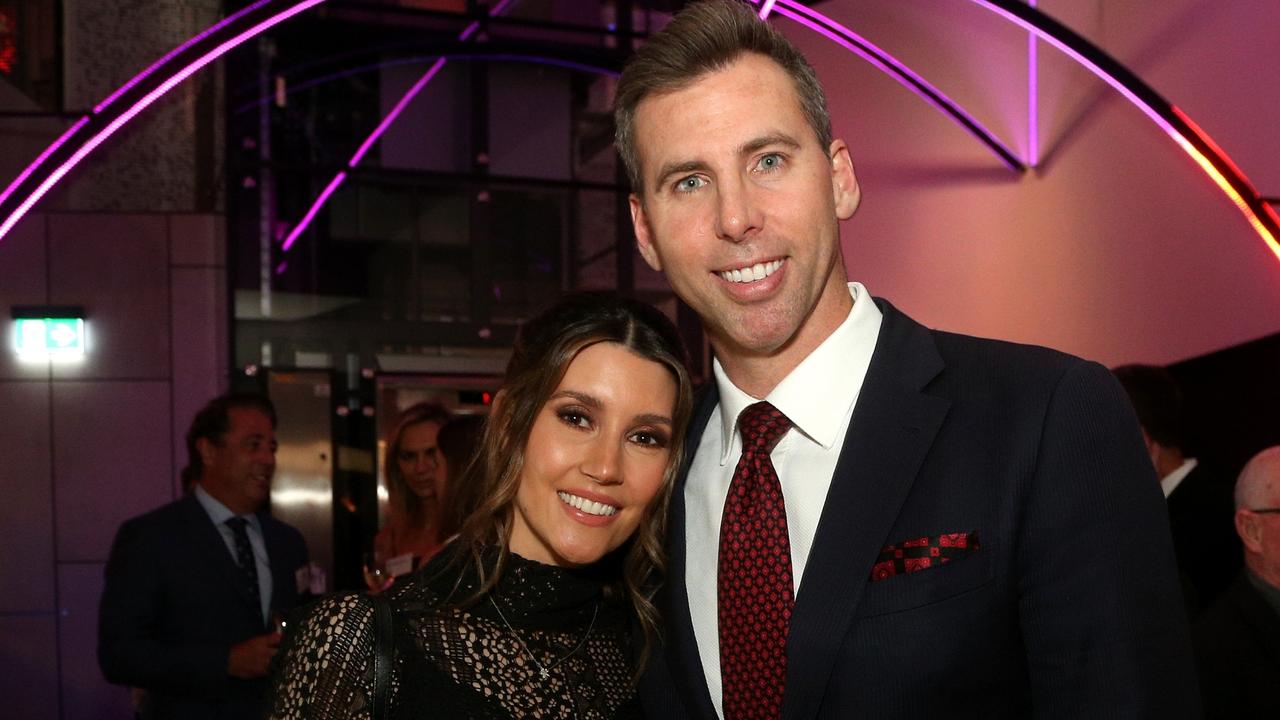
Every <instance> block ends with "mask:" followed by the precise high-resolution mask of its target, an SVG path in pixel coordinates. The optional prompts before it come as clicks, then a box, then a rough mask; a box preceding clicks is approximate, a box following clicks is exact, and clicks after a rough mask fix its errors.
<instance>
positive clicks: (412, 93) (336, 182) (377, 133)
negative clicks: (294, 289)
mask: <svg viewBox="0 0 1280 720" xmlns="http://www.w3.org/2000/svg"><path fill="white" fill-rule="evenodd" d="M514 2H515V0H501V2H499V3H498V4H496V5H494V6H493V7H492V8H490V9H489V17H497V16H498V15H500V14H501V13H502V12H503V11H504V10H506V9H507V8H508V7H510V6H511V4H512V3H514ZM479 29H480V23H479V22H472V23H471V24H469V25H467V27H466V28H464V29H463V31H462V32H461V33H460V34H459V35H458V39H459V40H461V41H463V42H465V41H467V40H470V39H471V36H472V35H475V33H476V31H477V30H479ZM448 62H449V61H448V59H447V58H439V59H438V60H436V61H435V62H434V63H432V64H431V67H429V68H427V71H426V72H425V73H423V74H422V77H420V78H418V81H417V82H415V83H414V84H413V85H411V86H410V87H409V89H408V90H406V91H405V93H404V95H402V96H400V99H399V100H397V101H396V104H395V105H394V106H392V108H391V110H390V111H389V112H388V113H387V114H386V116H385V117H383V118H382V120H381V121H380V122H379V123H378V126H377V127H375V128H374V129H373V132H371V133H369V137H367V138H365V140H364V142H362V143H360V147H359V148H357V149H356V152H355V154H354V155H352V156H351V159H350V160H348V161H347V167H348V168H355V166H356V165H357V164H359V163H360V161H361V160H363V159H364V156H365V153H367V152H369V150H370V149H371V148H372V147H373V146H374V144H375V143H377V142H378V140H380V139H381V138H382V136H383V134H384V133H386V132H387V129H388V128H390V127H391V125H392V124H393V123H395V121H396V120H397V119H398V118H399V117H400V115H401V113H403V112H404V109H405V108H406V107H408V106H409V103H411V102H413V99H414V98H416V97H417V96H418V93H420V92H422V89H423V88H425V87H426V86H427V84H428V83H430V82H431V80H432V79H433V78H435V76H436V74H437V73H439V72H440V70H441V69H442V68H443V67H444V66H445V65H446V64H447V63H448ZM346 179H347V171H346V170H343V171H341V172H339V173H338V174H337V175H335V176H334V177H333V179H332V180H330V181H329V184H328V185H326V186H325V189H324V190H323V191H321V193H320V194H319V195H318V196H316V199H315V201H314V202H312V203H311V208H310V209H308V210H307V212H306V214H305V215H303V216H302V218H301V219H300V220H298V224H297V225H294V226H293V228H292V229H291V230H289V234H288V235H287V236H286V237H285V239H284V243H283V244H281V246H280V251H281V252H288V251H289V248H291V247H293V244H294V243H295V242H297V241H298V238H299V237H300V236H301V235H302V233H304V232H306V230H307V228H308V227H310V225H311V222H312V221H313V220H315V217H316V214H317V213H319V212H320V208H322V207H324V204H325V203H326V202H328V200H329V197H330V196H332V195H333V193H334V192H336V191H337V189H338V187H339V186H341V185H342V183H343V181H345V180H346ZM280 272H281V271H280V270H279V269H277V271H276V274H280Z"/></svg>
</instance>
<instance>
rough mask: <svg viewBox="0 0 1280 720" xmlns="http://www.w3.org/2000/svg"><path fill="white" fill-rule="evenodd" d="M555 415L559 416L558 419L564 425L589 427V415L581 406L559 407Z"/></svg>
mask: <svg viewBox="0 0 1280 720" xmlns="http://www.w3.org/2000/svg"><path fill="white" fill-rule="evenodd" d="M556 417H558V418H560V421H561V422H563V423H564V424H566V425H572V426H574V427H578V428H588V427H591V416H590V415H588V414H587V411H586V410H583V409H582V408H577V407H567V408H560V409H559V410H557V411H556Z"/></svg>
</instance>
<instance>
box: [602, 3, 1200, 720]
mask: <svg viewBox="0 0 1280 720" xmlns="http://www.w3.org/2000/svg"><path fill="white" fill-rule="evenodd" d="M615 119H616V121H617V146H618V150H619V153H620V155H621V156H622V158H623V160H624V162H625V163H626V166H627V168H628V171H629V173H630V175H631V182H632V188H633V195H632V196H631V212H632V220H633V225H634V228H635V232H636V239H637V242H638V246H639V250H640V253H641V255H642V256H643V257H644V259H645V260H646V262H647V263H648V264H649V265H650V266H652V267H653V268H654V269H655V270H659V271H662V272H663V273H665V275H666V277H667V279H668V281H669V282H670V284H671V286H672V288H673V289H674V290H675V292H676V294H677V295H679V296H680V298H681V299H683V300H684V301H685V302H686V303H688V304H689V305H690V306H691V307H692V308H693V309H694V310H695V311H696V312H697V313H698V314H699V316H701V318H702V320H703V324H704V326H705V328H706V331H707V335H708V337H709V338H710V341H711V345H712V347H713V349H714V351H715V363H714V367H713V370H714V375H715V382H714V383H713V384H712V385H711V386H710V387H709V388H708V390H709V392H708V393H707V394H706V396H705V398H704V399H703V402H702V403H701V405H700V408H699V411H698V412H697V414H696V415H695V421H694V424H693V428H692V429H691V436H690V440H689V442H690V446H691V447H692V448H694V452H693V455H692V457H691V458H690V459H689V461H688V462H689V464H688V467H687V471H686V473H685V475H684V477H683V480H682V482H680V483H679V484H678V485H677V487H676V488H675V491H674V494H673V497H672V503H671V511H670V523H669V535H668V539H667V553H668V568H667V575H666V578H665V585H664V587H663V590H662V591H661V596H660V603H661V607H662V610H663V612H664V616H663V617H664V625H665V632H664V641H665V646H664V648H663V649H662V651H661V652H658V653H655V658H654V659H653V661H651V663H650V665H649V667H648V669H647V671H646V674H645V678H644V681H643V683H642V689H641V695H642V698H643V701H644V703H645V708H646V713H647V715H648V716H649V717H661V718H680V717H694V718H706V719H711V718H716V717H723V718H726V719H727V720H737V719H739V718H776V717H783V718H849V717H865V718H877V719H882V718H944V717H945V718H970V717H972V718H1028V717H1063V718H1085V717H1088V718H1101V717H1107V718H1113V717H1115V718H1138V717H1157V716H1158V717H1167V718H1173V717H1194V716H1195V715H1196V714H1197V708H1198V698H1197V693H1196V682H1195V674H1194V668H1193V665H1192V661H1191V654H1190V643H1189V637H1188V630H1187V621H1186V617H1185V614H1184V612H1183V609H1182V607H1181V603H1180V601H1179V595H1178V589H1177V588H1178V585H1177V578H1176V572H1175V568H1174V562H1173V554H1172V550H1171V546H1170V541H1169V530H1168V520H1167V518H1166V516H1165V512H1164V509H1163V507H1162V503H1161V497H1160V492H1159V490H1158V489H1157V484H1156V482H1155V478H1154V477H1153V476H1152V468H1151V465H1150V463H1149V462H1148V461H1147V459H1146V457H1145V455H1144V454H1143V450H1142V440H1141V435H1140V433H1139V430H1138V426H1137V424H1136V422H1135V420H1134V417H1133V412H1132V410H1131V409H1129V407H1128V404H1127V402H1126V400H1125V396H1124V393H1123V392H1122V391H1121V389H1120V388H1119V386H1118V385H1117V383H1116V382H1115V381H1114V379H1113V378H1112V376H1111V375H1110V373H1108V372H1107V370H1106V369H1105V368H1103V367H1101V366H1099V365H1097V364H1095V363H1088V362H1085V361H1082V360H1079V359H1077V358H1073V357H1070V356H1067V355H1063V354H1061V353H1057V352H1054V351H1051V350H1046V349H1043V348H1033V347H1026V346H1017V345H1013V344H1010V343H1002V342H996V341H990V340H980V339H976V338H971V337H965V336H960V335H954V334H950V333H942V332H937V331H932V330H929V329H926V328H924V327H922V326H921V325H919V324H917V323H915V322H914V321H912V320H911V319H910V318H908V317H907V316H906V315H904V314H903V313H901V312H900V311H898V310H897V309H895V308H894V307H893V306H892V305H890V304H889V303H888V302H886V301H884V300H880V299H873V298H872V297H871V295H870V293H869V292H868V290H867V288H866V287H864V286H863V285H862V284H860V283H856V282H854V283H850V282H848V281H847V278H846V275H845V266H844V262H843V258H842V256H841V246H840V234H839V221H840V220H844V219H847V218H849V217H850V216H852V215H853V213H854V211H855V210H856V209H857V207H858V204H859V200H860V190H859V187H858V183H857V179H856V178H855V175H854V170H853V165H852V162H851V159H850V156H849V150H848V147H847V146H846V145H845V143H844V142H843V141H841V140H838V139H833V138H832V136H831V130H830V121H829V119H828V117H827V112H826V103H825V98H824V96H823V92H822V89H821V86H820V85H819V84H818V81H817V78H816V75H815V74H814V72H813V70H812V68H811V67H810V66H809V65H808V63H807V62H806V61H805V59H804V58H803V57H802V56H801V55H800V54H799V53H798V52H797V51H796V50H795V48H794V47H792V46H791V45H790V44H789V43H788V42H787V41H786V40H785V39H784V38H783V37H782V36H781V35H780V34H778V33H777V32H776V31H775V30H773V29H772V28H771V27H769V26H768V25H767V24H766V23H763V22H760V21H759V20H758V19H757V18H756V17H755V15H754V12H753V11H752V10H751V9H750V8H749V6H747V5H745V4H742V3H737V2H731V1H729V0H716V1H713V2H705V3H697V4H693V5H690V6H688V7H687V8H686V9H685V10H684V11H682V13H680V14H679V15H677V16H676V17H675V18H674V19H673V21H672V22H671V24H670V25H669V26H668V27H667V28H666V29H665V30H664V31H662V32H660V33H658V34H657V35H655V36H654V37H652V38H650V39H649V41H648V42H647V43H646V44H645V45H644V46H643V47H642V48H641V49H640V50H639V51H638V52H637V54H636V56H635V57H634V58H633V59H632V61H631V62H630V63H629V65H628V67H627V68H626V69H625V71H624V72H623V75H622V78H621V79H620V81H619V84H618V89H617V100H616V105H615ZM761 401H765V403H767V404H762V403H761ZM744 410H745V412H744ZM770 429H777V430H778V432H777V433H772V432H770V431H769V430H770ZM788 561H789V562H788ZM727 648H728V649H727Z"/></svg>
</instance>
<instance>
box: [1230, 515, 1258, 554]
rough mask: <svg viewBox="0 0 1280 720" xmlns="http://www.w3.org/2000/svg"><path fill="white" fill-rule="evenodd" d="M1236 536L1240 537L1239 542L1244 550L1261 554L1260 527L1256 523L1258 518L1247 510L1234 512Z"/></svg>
mask: <svg viewBox="0 0 1280 720" xmlns="http://www.w3.org/2000/svg"><path fill="white" fill-rule="evenodd" d="M1235 521H1236V534H1237V535H1239V536H1240V542H1241V543H1243V544H1244V547H1245V549H1246V550H1248V551H1249V552H1251V553H1257V554H1261V553H1262V527H1261V526H1260V524H1259V523H1258V516H1257V515H1255V514H1253V513H1251V512H1249V511H1248V510H1243V509H1241V510H1236V517H1235Z"/></svg>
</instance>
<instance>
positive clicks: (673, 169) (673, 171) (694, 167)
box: [656, 160, 707, 187]
mask: <svg viewBox="0 0 1280 720" xmlns="http://www.w3.org/2000/svg"><path fill="white" fill-rule="evenodd" d="M706 169H707V164H706V163H704V162H702V161H701V160H685V161H684V162H679V163H667V164H666V165H663V166H662V168H661V169H659V170H658V178H657V182H656V184H657V186H658V187H662V186H663V185H664V184H666V182H667V178H669V177H671V176H672V175H683V174H685V173H692V172H697V171H699V170H706Z"/></svg>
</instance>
